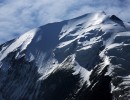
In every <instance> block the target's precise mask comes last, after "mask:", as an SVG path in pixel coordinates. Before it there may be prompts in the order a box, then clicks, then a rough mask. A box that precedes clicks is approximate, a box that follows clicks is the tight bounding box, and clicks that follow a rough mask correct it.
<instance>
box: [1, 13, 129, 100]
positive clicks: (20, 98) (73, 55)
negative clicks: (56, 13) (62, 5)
mask: <svg viewBox="0 0 130 100" xmlns="http://www.w3.org/2000/svg"><path fill="white" fill-rule="evenodd" d="M129 37H130V24H129V23H126V22H123V21H122V20H121V19H119V18H118V17H116V16H115V15H112V16H107V15H106V14H105V13H104V12H99V13H89V14H85V15H83V16H80V17H77V18H74V19H70V20H65V21H62V22H56V23H50V24H47V25H44V26H41V27H38V28H36V29H33V30H31V31H29V32H27V33H25V34H23V35H22V36H20V37H18V38H16V39H14V40H11V41H8V42H6V43H4V44H2V45H1V46H0V66H1V69H0V100H98V99H100V100H128V99H130V93H129V90H130V80H129V76H130V74H129V72H130V68H129V65H130V64H129V60H130V47H129V46H130V38H129Z"/></svg>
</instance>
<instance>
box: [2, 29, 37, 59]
mask: <svg viewBox="0 0 130 100" xmlns="http://www.w3.org/2000/svg"><path fill="white" fill-rule="evenodd" d="M36 32H37V29H33V30H31V31H29V32H27V33H25V34H23V35H22V36H20V37H19V38H17V39H16V40H15V41H14V42H13V43H12V44H11V45H10V46H9V47H8V48H6V49H5V51H4V52H3V54H2V55H1V56H0V61H2V60H3V59H4V58H5V57H6V56H7V55H8V54H9V53H10V52H13V51H15V50H17V49H18V48H20V52H21V51H23V50H25V49H26V47H27V46H28V44H29V43H30V42H31V41H32V39H33V37H34V36H35V33H36Z"/></svg>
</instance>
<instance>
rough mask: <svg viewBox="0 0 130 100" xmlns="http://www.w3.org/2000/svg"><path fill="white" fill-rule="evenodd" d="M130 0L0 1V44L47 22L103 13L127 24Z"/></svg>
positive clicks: (129, 13)
mask: <svg viewBox="0 0 130 100" xmlns="http://www.w3.org/2000/svg"><path fill="white" fill-rule="evenodd" d="M129 5H130V0H0V43H3V42H5V41H7V40H10V39H12V38H14V37H16V36H19V35H20V34H22V33H25V32H26V31H28V30H30V29H32V28H35V27H38V26H40V25H44V24H46V23H49V22H55V21H61V20H64V19H69V18H73V17H76V16H79V15H82V14H86V13H89V12H98V11H105V12H106V13H107V14H108V15H111V14H116V15H117V16H118V17H120V18H121V19H123V20H124V21H129V22H130V6H129Z"/></svg>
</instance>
